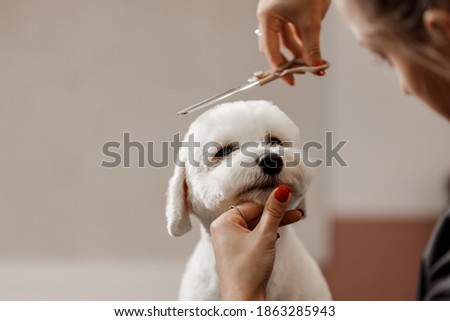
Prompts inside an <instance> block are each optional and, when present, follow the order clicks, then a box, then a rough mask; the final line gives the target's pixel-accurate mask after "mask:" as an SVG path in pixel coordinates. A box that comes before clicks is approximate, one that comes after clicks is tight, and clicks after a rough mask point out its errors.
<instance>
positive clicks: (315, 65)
mask: <svg viewBox="0 0 450 321" xmlns="http://www.w3.org/2000/svg"><path fill="white" fill-rule="evenodd" d="M322 64H323V61H321V60H318V61H316V62H315V63H313V67H318V66H322ZM316 75H317V76H319V77H322V76H325V70H320V71H318V72H316Z"/></svg>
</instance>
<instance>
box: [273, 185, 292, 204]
mask: <svg viewBox="0 0 450 321" xmlns="http://www.w3.org/2000/svg"><path fill="white" fill-rule="evenodd" d="M289 194H291V189H290V188H289V186H286V185H280V186H278V188H277V190H276V191H275V198H276V200H277V201H278V202H281V203H284V202H286V201H287V200H288V198H289Z"/></svg>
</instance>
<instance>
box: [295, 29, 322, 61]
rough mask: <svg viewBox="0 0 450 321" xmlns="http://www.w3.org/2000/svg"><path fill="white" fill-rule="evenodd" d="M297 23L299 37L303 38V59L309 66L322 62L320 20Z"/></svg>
mask: <svg viewBox="0 0 450 321" xmlns="http://www.w3.org/2000/svg"><path fill="white" fill-rule="evenodd" d="M298 25H299V26H300V33H301V39H302V40H303V59H304V60H305V62H306V63H307V64H308V65H310V66H313V65H320V64H322V55H321V52H320V22H319V23H313V22H311V23H309V24H298Z"/></svg>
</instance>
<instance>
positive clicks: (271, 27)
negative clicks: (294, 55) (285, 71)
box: [258, 12, 287, 68]
mask: <svg viewBox="0 0 450 321" xmlns="http://www.w3.org/2000/svg"><path fill="white" fill-rule="evenodd" d="M258 18H259V20H260V24H259V25H260V30H261V33H262V35H261V37H259V38H260V47H261V48H262V52H263V54H264V55H265V56H266V58H267V60H268V61H269V64H270V65H271V66H272V68H277V67H279V66H281V65H282V64H284V63H286V61H287V59H286V58H285V57H284V56H283V54H282V53H281V51H280V41H279V38H278V34H279V33H280V32H281V29H282V22H281V21H280V20H279V19H277V18H271V17H268V14H267V13H265V12H263V13H261V14H260V15H259V16H258Z"/></svg>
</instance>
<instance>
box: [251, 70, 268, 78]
mask: <svg viewBox="0 0 450 321" xmlns="http://www.w3.org/2000/svg"><path fill="white" fill-rule="evenodd" d="M253 76H255V77H256V78H258V79H261V78H264V77H265V76H266V75H265V73H264V71H257V72H255V73H254V74H253Z"/></svg>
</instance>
